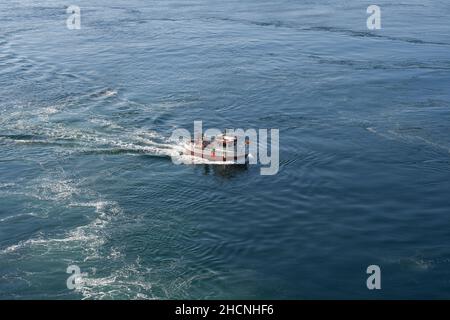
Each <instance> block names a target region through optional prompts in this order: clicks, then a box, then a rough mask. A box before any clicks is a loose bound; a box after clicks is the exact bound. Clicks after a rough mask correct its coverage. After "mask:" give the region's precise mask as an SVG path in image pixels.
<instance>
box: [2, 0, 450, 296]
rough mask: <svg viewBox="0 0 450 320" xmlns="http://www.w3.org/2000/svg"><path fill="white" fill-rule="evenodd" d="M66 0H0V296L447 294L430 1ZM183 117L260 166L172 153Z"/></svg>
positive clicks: (442, 85)
mask: <svg viewBox="0 0 450 320" xmlns="http://www.w3.org/2000/svg"><path fill="white" fill-rule="evenodd" d="M74 4H77V5H79V6H80V7H81V15H82V16H81V29H80V30H68V29H67V28H66V25H65V19H66V18H67V14H66V12H65V6H66V5H67V3H63V2H60V1H38V2H36V1H8V2H7V3H1V4H0V298H1V299H83V298H88V299H145V298H156V299H184V298H188V299H208V298H218V299H222V298H223V299H228V298H249V299H254V298H268V299H269V298H270V299H287V298H289V299H309V298H341V299H346V298H377V299H379V298H386V299H390V298H450V263H449V261H450V248H449V245H450V231H449V230H450V229H449V227H450V221H449V214H450V210H449V209H450V198H449V190H450V182H449V181H450V179H449V178H450V167H449V165H450V135H449V134H450V123H449V119H450V109H449V108H450V91H449V85H450V55H449V49H450V24H449V23H448V16H449V14H450V5H449V4H448V2H447V1H438V0H434V1H431V0H426V1H418V0H407V1H403V2H401V3H398V4H390V3H389V2H388V1H384V0H383V1H379V2H378V3H377V4H378V5H379V6H380V7H381V10H382V29H381V30H377V31H369V30H367V28H366V18H367V16H368V15H367V14H366V8H367V6H368V5H369V4H371V3H369V2H367V1H353V0H352V1H345V3H344V2H339V3H336V2H335V1H319V0H308V1H301V2H300V1H293V0H283V1H268V0H265V1H257V0H248V1H235V0H232V1H215V0H214V1H206V0H204V1H203V0H189V1H148V2H143V1H136V0H131V1H129V0H128V1H104V0H93V1H84V0H80V1H77V3H74ZM194 120H202V121H203V124H204V127H205V128H211V127H216V128H223V129H224V128H278V129H279V130H280V170H279V172H278V174H276V175H273V176H262V175H260V167H259V166H258V165H250V166H248V167H247V168H233V167H225V168H224V167H218V166H210V165H175V164H173V163H172V161H171V158H170V155H173V152H174V150H175V147H176V145H175V144H174V143H173V142H171V141H170V140H169V139H168V138H169V137H170V135H171V133H172V131H173V130H174V129H176V128H187V129H189V130H192V129H193V128H192V127H193V122H194ZM371 264H377V265H379V266H380V267H381V270H382V289H381V290H379V291H369V290H368V289H367V288H366V278H367V274H366V268H367V266H368V265H371ZM70 265H77V266H79V267H80V269H81V271H82V272H85V273H87V276H85V277H84V281H83V282H82V285H81V287H80V288H78V289H76V290H69V289H68V288H67V287H66V280H67V278H68V276H69V275H68V274H67V273H66V269H67V267H68V266H70Z"/></svg>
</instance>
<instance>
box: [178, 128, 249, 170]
mask: <svg viewBox="0 0 450 320" xmlns="http://www.w3.org/2000/svg"><path fill="white" fill-rule="evenodd" d="M248 143H249V142H248V140H245V144H248ZM238 149H239V148H238V137H237V136H231V135H225V134H220V135H217V136H213V137H209V138H207V139H206V138H205V137H204V136H202V137H201V138H198V139H192V140H190V141H186V142H185V143H184V145H183V150H184V151H183V154H185V155H190V156H192V157H196V158H201V159H206V160H209V161H211V162H215V163H218V164H221V163H222V164H245V163H246V162H247V159H248V155H249V154H248V148H244V151H243V152H242V151H241V152H240V153H239V150H238Z"/></svg>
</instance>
